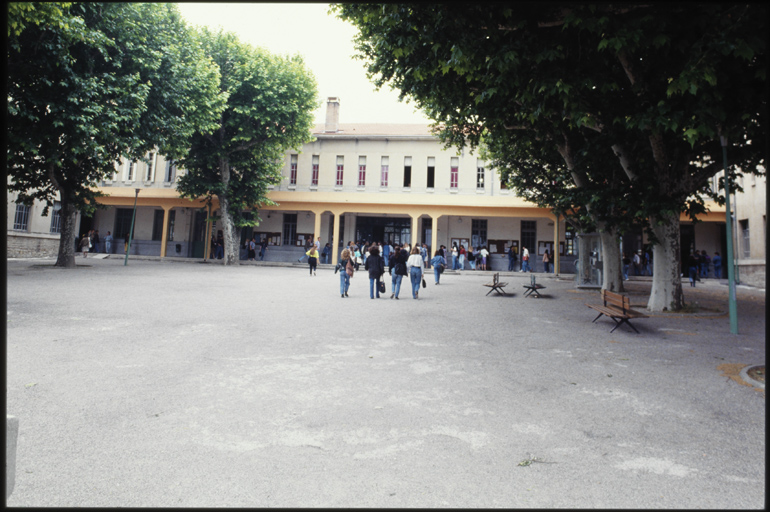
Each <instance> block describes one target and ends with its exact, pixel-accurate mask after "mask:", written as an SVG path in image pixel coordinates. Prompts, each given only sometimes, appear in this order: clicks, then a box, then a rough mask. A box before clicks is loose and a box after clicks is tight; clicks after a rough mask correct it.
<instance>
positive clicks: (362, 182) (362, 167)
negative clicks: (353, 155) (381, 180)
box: [358, 156, 366, 187]
mask: <svg viewBox="0 0 770 512" xmlns="http://www.w3.org/2000/svg"><path fill="white" fill-rule="evenodd" d="M358 186H359V187H365V186H366V157H365V156H359V157H358Z"/></svg>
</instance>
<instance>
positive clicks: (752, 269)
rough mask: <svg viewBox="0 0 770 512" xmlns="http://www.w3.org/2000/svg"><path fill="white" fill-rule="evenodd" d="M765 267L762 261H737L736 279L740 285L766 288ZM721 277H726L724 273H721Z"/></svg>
mask: <svg viewBox="0 0 770 512" xmlns="http://www.w3.org/2000/svg"><path fill="white" fill-rule="evenodd" d="M766 267H767V265H766V263H765V261H764V260H748V261H745V262H742V261H738V279H739V280H740V283H741V284H747V285H749V286H755V287H757V288H764V287H765V286H766V281H765V269H766ZM722 277H723V278H724V277H726V273H724V272H723V273H722Z"/></svg>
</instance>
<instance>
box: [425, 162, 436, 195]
mask: <svg viewBox="0 0 770 512" xmlns="http://www.w3.org/2000/svg"><path fill="white" fill-rule="evenodd" d="M435 183H436V158H435V157H432V156H429V157H428V182H427V185H426V186H427V187H428V188H433V186H434V185H435Z"/></svg>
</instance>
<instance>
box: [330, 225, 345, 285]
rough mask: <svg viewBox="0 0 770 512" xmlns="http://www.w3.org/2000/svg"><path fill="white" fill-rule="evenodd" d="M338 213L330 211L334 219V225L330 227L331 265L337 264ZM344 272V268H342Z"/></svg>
mask: <svg viewBox="0 0 770 512" xmlns="http://www.w3.org/2000/svg"><path fill="white" fill-rule="evenodd" d="M340 215H341V214H339V213H336V212H332V218H333V219H334V222H333V224H334V227H333V228H332V265H334V266H335V267H336V266H337V262H338V261H339V254H337V247H338V245H339V239H340ZM343 272H344V270H343Z"/></svg>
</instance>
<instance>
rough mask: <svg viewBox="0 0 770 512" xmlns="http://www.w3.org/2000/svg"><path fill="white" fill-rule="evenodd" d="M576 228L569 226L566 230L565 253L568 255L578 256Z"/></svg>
mask: <svg viewBox="0 0 770 512" xmlns="http://www.w3.org/2000/svg"><path fill="white" fill-rule="evenodd" d="M575 234H576V233H575V228H574V227H572V226H567V229H565V230H564V254H565V255H566V256H576V255H577V251H576V250H577V247H576V246H575Z"/></svg>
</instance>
